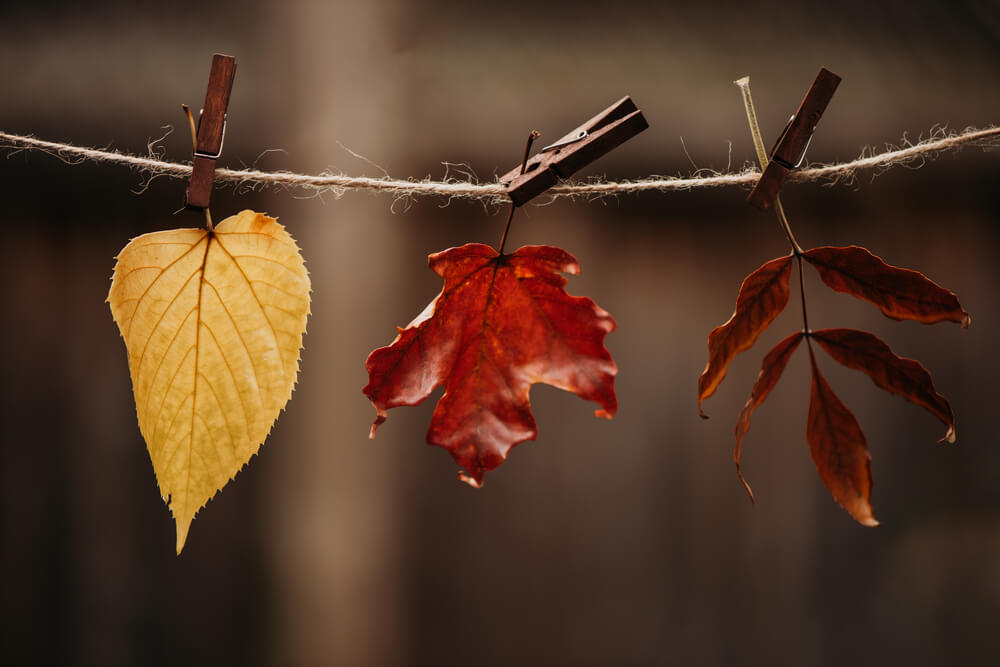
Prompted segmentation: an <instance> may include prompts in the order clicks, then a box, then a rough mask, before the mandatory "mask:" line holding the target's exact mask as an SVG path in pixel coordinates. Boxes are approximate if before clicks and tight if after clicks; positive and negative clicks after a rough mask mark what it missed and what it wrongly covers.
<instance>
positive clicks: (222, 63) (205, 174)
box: [184, 53, 236, 209]
mask: <svg viewBox="0 0 1000 667" xmlns="http://www.w3.org/2000/svg"><path fill="white" fill-rule="evenodd" d="M235 76H236V58H234V57H233V56H226V55H222V54H221V53H216V54H215V55H214V56H212V71H211V73H210V74H209V76H208V91H207V92H206V93H205V106H204V107H202V110H201V116H200V117H199V120H198V140H197V142H196V145H195V150H194V169H193V170H192V172H191V180H190V181H188V187H187V193H186V194H185V198H184V204H185V206H187V207H188V208H199V209H207V208H208V204H209V202H210V201H211V200H212V185H213V183H214V182H215V161H216V160H218V159H219V156H220V155H221V154H222V142H223V139H224V138H225V136H226V109H227V108H228V107H229V94H230V93H231V92H232V90H233V77H235Z"/></svg>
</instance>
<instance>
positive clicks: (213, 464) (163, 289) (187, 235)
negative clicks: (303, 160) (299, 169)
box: [108, 211, 309, 554]
mask: <svg viewBox="0 0 1000 667" xmlns="http://www.w3.org/2000/svg"><path fill="white" fill-rule="evenodd" d="M108 303H109V305H110V306H111V314H112V316H113V317H114V319H115V322H116V323H117V324H118V329H119V331H121V335H122V338H124V339H125V347H126V349H127V351H128V364H129V372H130V373H131V376H132V390H133V393H134V394H135V404H136V413H137V416H138V420H139V430H140V431H141V432H142V436H143V438H145V440H146V445H147V447H148V448H149V457H150V459H151V460H152V463H153V470H154V472H155V473H156V480H157V483H158V484H159V487H160V493H161V494H162V496H163V498H164V500H166V501H167V502H168V503H169V505H170V511H171V512H172V513H173V516H174V522H175V523H176V525H177V553H178V554H179V553H180V552H181V549H182V548H183V547H184V542H185V540H186V539H187V534H188V529H189V527H190V525H191V521H192V520H193V519H194V517H195V514H196V513H197V512H198V510H199V509H200V508H201V507H202V506H203V505H204V504H205V503H206V502H208V500H209V499H210V498H212V496H214V495H215V494H216V493H217V492H218V491H219V490H220V489H221V488H222V487H224V486H225V485H226V484H227V483H228V482H229V480H230V479H232V478H233V477H234V476H235V475H236V473H237V472H239V471H240V469H241V468H242V467H243V466H244V465H245V464H246V463H247V461H249V460H250V458H251V457H252V456H253V455H254V454H255V453H256V452H257V450H258V449H259V448H260V445H261V443H263V442H264V439H265V438H266V437H267V434H268V432H269V431H270V430H271V426H272V424H274V421H275V420H276V419H277V418H278V414H279V413H280V412H281V410H282V408H284V406H285V404H286V403H287V402H288V399H289V398H291V395H292V388H293V387H294V385H295V378H296V375H297V373H298V370H299V348H301V347H302V335H303V333H305V328H306V318H307V316H308V315H309V275H308V273H307V272H306V268H305V264H304V263H303V261H302V256H301V255H300V254H299V248H298V246H297V245H296V244H295V241H294V240H293V239H292V237H291V236H290V235H289V234H288V232H287V231H285V228H284V227H282V226H281V225H280V224H278V222H277V221H276V220H275V219H274V218H270V217H268V216H266V215H263V214H261V213H255V212H253V211H243V212H241V213H239V214H238V215H234V216H231V217H229V218H226V219H225V220H223V221H222V222H221V223H219V224H218V225H216V227H215V229H214V230H213V231H207V230H204V229H174V230H170V231H163V232H154V233H152V234H145V235H143V236H140V237H138V238H135V239H133V240H132V241H131V242H130V243H129V244H128V245H127V246H125V248H124V249H123V250H122V251H121V253H119V255H118V263H117V264H116V265H115V272H114V277H113V278H112V281H111V290H110V292H109V294H108Z"/></svg>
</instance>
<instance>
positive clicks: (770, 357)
mask: <svg viewBox="0 0 1000 667" xmlns="http://www.w3.org/2000/svg"><path fill="white" fill-rule="evenodd" d="M801 342H802V333H801V332H795V333H793V334H792V335H791V336H788V337H787V338H785V339H784V340H782V341H781V342H780V343H778V344H777V345H775V346H774V347H773V348H772V349H771V351H770V352H768V353H767V356H765V357H764V361H763V362H762V363H761V365H760V374H759V375H757V381H756V382H754V385H753V390H752V391H751V392H750V398H749V399H748V400H747V402H746V405H744V406H743V409H742V410H740V414H739V416H738V417H737V418H736V448H735V449H734V450H733V460H734V461H735V462H736V474H737V475H738V476H739V478H740V481H741V482H743V487H744V488H745V489H746V490H747V494H749V496H750V500H751V501H752V500H753V490H752V489H751V488H750V485H749V484H748V483H747V480H746V478H744V477H743V472H742V471H741V470H740V458H741V451H742V449H743V436H745V435H746V434H747V431H749V430H750V417H751V415H753V411H754V410H756V409H757V408H758V407H760V405H761V404H762V403H763V402H764V401H765V400H767V397H768V395H769V394H770V393H771V390H772V389H774V386H775V385H776V384H778V380H779V379H781V374H782V373H783V372H784V370H785V366H787V365H788V360H789V359H791V358H792V354H793V353H794V352H795V350H797V349H798V347H799V343H801Z"/></svg>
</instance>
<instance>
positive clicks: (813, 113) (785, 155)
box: [747, 67, 840, 211]
mask: <svg viewBox="0 0 1000 667" xmlns="http://www.w3.org/2000/svg"><path fill="white" fill-rule="evenodd" d="M839 84H840V77H839V76H837V75H836V74H834V73H833V72H831V71H830V70H828V69H826V68H825V67H821V68H820V70H819V74H817V75H816V80H815V81H813V84H812V87H810V88H809V92H807V93H806V96H805V98H803V100H802V104H800V105H799V110H798V111H796V112H795V115H794V116H792V118H791V120H789V121H788V125H786V126H785V129H784V131H783V132H782V133H781V136H779V137H778V141H777V142H776V143H775V144H774V149H773V150H772V151H771V159H770V161H769V162H768V163H767V168H766V169H764V172H763V173H762V174H761V175H760V180H759V181H757V185H755V186H754V188H753V190H752V191H751V192H750V196H749V197H747V202H748V203H749V204H750V205H752V206H755V207H757V208H759V209H760V210H762V211H768V210H770V209H771V206H773V205H774V199H775V197H777V196H778V191H779V190H781V185H782V183H784V182H785V179H786V178H788V173H789V172H790V171H791V170H792V169H795V168H796V167H798V166H799V165H801V164H802V161H803V160H804V159H805V156H806V149H807V148H808V147H809V142H810V141H811V140H812V135H813V131H814V130H815V129H816V125H817V124H818V123H819V119H820V117H821V116H822V115H823V112H824V111H826V105H827V104H829V103H830V98H832V97H833V93H834V92H835V91H836V90H837V86H838V85H839Z"/></svg>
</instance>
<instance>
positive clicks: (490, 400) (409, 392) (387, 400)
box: [363, 243, 618, 486]
mask: <svg viewBox="0 0 1000 667" xmlns="http://www.w3.org/2000/svg"><path fill="white" fill-rule="evenodd" d="M429 263H430V267H431V269H432V270H433V271H434V272H435V273H437V274H438V275H439V276H441V277H442V278H444V288H443V289H442V291H441V293H440V294H439V295H438V296H437V298H435V299H434V300H433V301H432V302H431V303H430V304H429V305H428V306H427V308H426V309H425V310H424V312H423V313H421V314H420V315H419V316H417V318H416V319H415V320H413V322H411V323H410V324H409V326H407V327H406V328H405V329H399V335H398V336H397V337H396V339H395V340H394V341H393V342H392V344H391V345H389V346H388V347H383V348H379V349H377V350H375V351H373V352H372V353H371V354H370V355H369V356H368V360H367V361H366V367H367V369H368V373H369V380H370V381H369V383H368V385H367V386H366V387H365V388H364V390H363V391H364V393H365V394H366V395H367V396H368V398H369V399H371V402H372V405H374V406H375V409H376V411H377V417H376V419H375V422H374V424H373V425H372V429H371V435H372V437H374V434H375V429H376V428H377V427H378V426H379V424H381V423H382V422H384V421H385V419H386V415H387V412H386V411H387V410H389V409H390V408H394V407H396V406H400V405H416V404H418V403H420V402H422V401H423V400H424V399H425V398H427V397H428V396H429V395H430V394H431V392H433V391H434V389H435V388H437V387H438V386H440V385H442V384H443V385H444V395H443V396H442V397H441V400H440V401H438V404H437V406H436V407H435V409H434V415H433V417H432V418H431V425H430V429H429V430H428V433H427V442H428V443H430V444H432V445H438V446H440V447H443V448H445V449H446V450H448V451H449V452H450V453H451V455H452V456H453V457H454V459H455V461H456V462H458V464H459V465H460V466H461V467H462V468H463V469H464V470H465V472H464V474H463V473H460V474H459V478H460V479H462V480H463V481H466V482H468V483H470V484H472V485H473V486H479V485H481V483H482V481H483V475H484V473H486V472H488V471H490V470H493V469H495V468H496V467H497V466H499V465H500V464H501V463H502V462H503V461H504V459H506V457H507V454H508V452H509V451H510V449H511V448H512V447H513V446H514V445H516V444H518V443H520V442H523V441H525V440H534V439H535V437H536V436H537V434H538V430H537V427H536V425H535V420H534V417H533V416H532V414H531V406H530V402H529V390H530V388H531V385H532V384H535V383H538V382H543V383H546V384H549V385H552V386H555V387H558V388H560V389H564V390H566V391H571V392H573V393H575V394H577V395H578V396H580V397H581V398H583V399H586V400H590V401H594V402H595V403H597V404H598V405H599V406H601V409H599V410H597V411H596V412H595V414H596V416H598V417H604V418H608V419H610V418H611V417H612V416H614V414H615V411H616V410H617V407H618V400H617V398H616V397H615V392H614V377H615V374H616V372H617V370H616V368H615V364H614V361H612V359H611V355H610V354H609V353H608V351H607V349H605V347H604V342H603V341H604V337H605V335H606V334H608V333H609V332H611V331H612V330H614V328H615V321H614V319H612V317H611V316H610V315H609V314H608V313H607V312H605V311H604V310H602V309H601V308H600V307H598V306H597V305H596V304H595V303H594V302H593V301H591V300H590V299H588V298H585V297H574V296H570V295H569V294H567V293H566V291H565V289H563V286H564V285H565V284H566V279H565V278H564V277H563V276H562V275H560V273H559V272H562V273H569V274H576V273H579V270H580V268H579V265H578V264H577V261H576V259H575V258H574V257H573V256H572V255H570V254H569V253H567V252H566V251H564V250H561V249H559V248H553V247H549V246H529V247H524V248H520V249H519V250H517V251H515V252H513V253H511V254H505V255H498V254H497V252H496V251H495V250H494V249H493V248H491V247H489V246H486V245H482V244H478V243H471V244H468V245H464V246H462V247H460V248H451V249H448V250H445V251H443V252H440V253H437V254H434V255H431V256H430V258H429Z"/></svg>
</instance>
